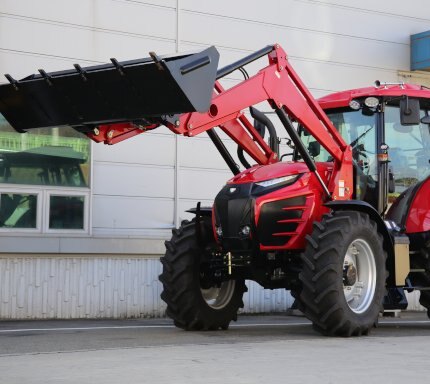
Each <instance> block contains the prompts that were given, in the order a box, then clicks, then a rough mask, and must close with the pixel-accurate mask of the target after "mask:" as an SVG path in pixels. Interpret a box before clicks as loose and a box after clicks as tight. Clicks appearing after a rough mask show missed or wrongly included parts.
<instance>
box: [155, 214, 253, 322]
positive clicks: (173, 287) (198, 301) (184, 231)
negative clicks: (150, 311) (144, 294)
mask: <svg viewBox="0 0 430 384" xmlns="http://www.w3.org/2000/svg"><path fill="white" fill-rule="evenodd" d="M201 225H206V230H204V231H200V232H204V233H205V234H206V236H203V237H204V238H205V239H206V240H203V244H202V241H200V242H199V241H197V233H196V232H197V231H196V223H195V220H193V221H191V222H190V221H184V222H183V223H182V225H181V227H180V228H179V229H174V230H173V236H172V239H171V240H170V241H167V242H166V254H165V256H164V257H162V258H161V262H162V264H163V273H162V274H161V275H160V281H161V282H162V283H163V288H164V290H163V292H162V294H161V298H162V299H163V300H164V301H165V302H166V303H167V315H168V316H169V317H170V318H172V319H173V320H174V322H175V325H176V326H177V327H179V328H183V329H186V330H216V329H219V328H221V329H227V328H228V326H229V324H230V322H231V321H232V320H236V319H237V311H238V309H239V308H241V307H243V301H242V296H243V293H244V292H245V291H246V286H245V282H244V280H242V279H231V280H224V281H220V280H219V279H216V278H214V276H213V273H214V271H213V268H211V267H212V266H211V264H210V260H211V254H212V253H213V252H214V249H216V244H215V242H214V240H213V236H212V235H211V233H212V231H211V228H210V221H208V222H207V223H204V222H202V223H201ZM200 235H201V234H200Z"/></svg>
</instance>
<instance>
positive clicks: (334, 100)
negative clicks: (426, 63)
mask: <svg viewBox="0 0 430 384" xmlns="http://www.w3.org/2000/svg"><path fill="white" fill-rule="evenodd" d="M403 95H408V96H410V97H420V98H426V99H429V100H430V89H428V88H425V87H423V86H421V85H414V84H395V85H384V84H382V85H381V86H379V87H376V86H374V87H365V88H357V89H350V90H348V91H341V92H336V93H332V94H330V95H327V96H324V97H321V98H320V99H318V103H319V104H320V106H321V108H322V109H332V108H340V107H347V106H349V102H350V101H351V100H352V99H358V98H363V97H369V96H376V97H381V96H403Z"/></svg>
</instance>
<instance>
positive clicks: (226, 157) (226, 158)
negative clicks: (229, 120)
mask: <svg viewBox="0 0 430 384" xmlns="http://www.w3.org/2000/svg"><path fill="white" fill-rule="evenodd" d="M206 132H207V134H208V136H209V137H210V139H211V140H212V143H214V145H215V147H216V149H218V152H219V153H220V155H221V156H222V158H223V159H224V161H225V162H226V163H227V165H228V167H229V168H230V171H232V172H233V175H237V174H238V173H240V170H239V167H238V166H237V164H236V162H235V161H234V159H233V157H232V156H231V154H230V152H229V151H228V149H227V148H226V147H225V145H224V143H223V142H222V140H221V139H220V137H219V136H218V134H217V133H216V132H215V131H214V129H213V128H212V129H209V130H208V131H206Z"/></svg>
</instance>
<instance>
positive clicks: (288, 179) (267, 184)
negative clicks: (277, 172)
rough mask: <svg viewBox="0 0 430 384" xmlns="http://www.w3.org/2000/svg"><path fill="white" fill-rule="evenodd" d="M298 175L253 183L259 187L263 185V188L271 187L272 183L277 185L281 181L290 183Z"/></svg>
mask: <svg viewBox="0 0 430 384" xmlns="http://www.w3.org/2000/svg"><path fill="white" fill-rule="evenodd" d="M299 176H300V174H298V175H289V176H283V177H277V178H276V179H270V180H265V181H260V182H258V183H255V184H256V185H258V186H259V187H263V188H267V187H271V186H273V185H277V184H281V183H289V184H292V183H294V182H295V181H296V180H297V179H298V178H299Z"/></svg>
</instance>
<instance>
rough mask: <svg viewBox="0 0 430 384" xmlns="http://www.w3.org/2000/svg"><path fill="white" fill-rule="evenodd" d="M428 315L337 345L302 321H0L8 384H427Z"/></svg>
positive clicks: (3, 377)
mask: <svg viewBox="0 0 430 384" xmlns="http://www.w3.org/2000/svg"><path fill="white" fill-rule="evenodd" d="M429 356H430V321H429V319H428V318H427V316H426V314H425V313H409V312H408V313H406V312H403V313H402V314H401V317H398V318H397V317H394V318H387V317H384V318H381V319H380V321H379V326H378V328H375V329H373V330H372V332H371V334H370V336H364V337H360V338H330V337H324V336H321V335H319V334H318V333H316V332H314V331H313V329H312V326H311V324H310V323H309V322H308V321H307V320H306V319H304V318H303V317H299V316H286V315H284V314H280V315H276V316H274V315H270V316H240V317H239V320H238V322H236V323H232V325H231V326H230V329H229V330H228V331H211V332H186V331H183V330H180V329H177V328H175V327H174V326H173V325H172V322H171V321H170V320H168V319H136V320H103V321H102V320H78V321H77V320H67V321H52V320H51V321H3V322H0V372H1V373H0V383H1V384H9V383H20V384H21V383H263V382H265V381H273V382H281V381H282V382H286V383H362V382H365V383H366V384H367V383H381V382H386V383H405V382H407V383H427V382H429V377H430V365H429V363H428V360H429V358H428V357H429Z"/></svg>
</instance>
